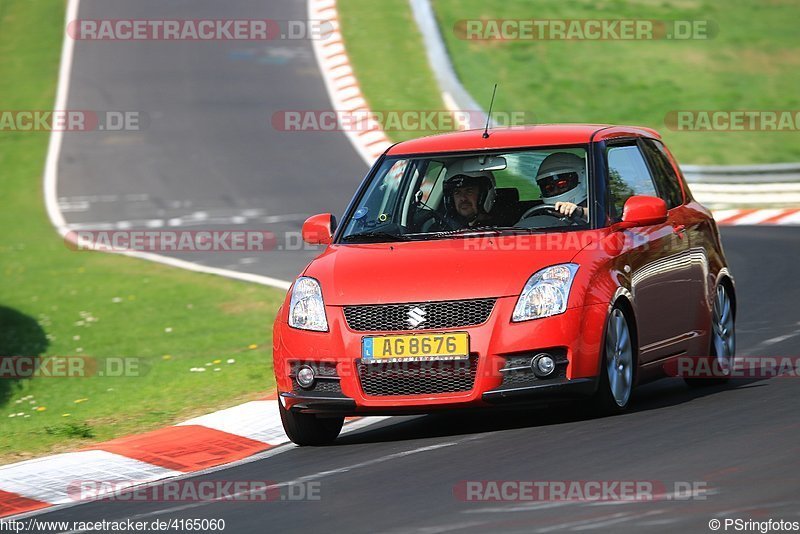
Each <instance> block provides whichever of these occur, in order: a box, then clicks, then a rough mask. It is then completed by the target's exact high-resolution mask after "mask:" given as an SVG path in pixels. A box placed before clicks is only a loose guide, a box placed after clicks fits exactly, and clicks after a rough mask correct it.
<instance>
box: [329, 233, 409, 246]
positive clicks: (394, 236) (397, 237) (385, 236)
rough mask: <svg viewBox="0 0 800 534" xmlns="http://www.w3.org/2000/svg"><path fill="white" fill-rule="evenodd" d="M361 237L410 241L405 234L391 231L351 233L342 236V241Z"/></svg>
mask: <svg viewBox="0 0 800 534" xmlns="http://www.w3.org/2000/svg"><path fill="white" fill-rule="evenodd" d="M360 239H367V240H373V239H374V240H378V241H408V240H409V238H407V237H406V236H404V235H399V234H390V233H389V232H362V233H360V234H350V235H346V236H344V237H343V238H342V242H345V243H351V242H353V241H358V240H360Z"/></svg>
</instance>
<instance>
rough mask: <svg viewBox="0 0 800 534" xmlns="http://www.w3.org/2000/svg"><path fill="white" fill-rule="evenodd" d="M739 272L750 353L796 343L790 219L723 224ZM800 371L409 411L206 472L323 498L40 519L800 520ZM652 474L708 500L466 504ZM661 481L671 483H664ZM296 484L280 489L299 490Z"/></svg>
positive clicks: (89, 510) (428, 527)
mask: <svg viewBox="0 0 800 534" xmlns="http://www.w3.org/2000/svg"><path fill="white" fill-rule="evenodd" d="M723 243H724V246H725V248H726V251H727V255H728V257H729V260H730V263H731V267H732V270H733V273H734V275H735V276H736V281H737V291H738V298H739V316H738V320H737V329H738V332H739V336H738V344H739V349H738V351H737V352H738V354H739V355H740V356H741V355H748V356H765V355H773V356H779V355H790V356H791V355H797V354H798V350H797V341H798V337H799V336H798V321H800V314H798V312H797V306H796V303H797V302H798V299H800V287H798V285H797V284H794V283H792V280H796V279H797V277H798V276H800V267H798V265H797V262H796V251H797V250H798V246H800V233H799V232H797V231H796V230H795V229H792V228H774V227H771V228H770V227H754V228H726V229H724V231H723ZM798 388H800V378H797V377H781V378H772V379H737V380H733V381H731V382H730V383H729V384H728V385H726V386H716V387H710V388H705V389H695V390H690V389H688V388H687V387H686V386H685V385H684V383H683V381H682V380H681V379H675V378H672V379H664V380H661V381H659V382H655V383H652V384H649V385H646V386H644V387H642V388H640V389H639V390H637V391H636V393H635V399H634V404H633V406H632V410H631V411H630V412H629V413H627V414H625V415H622V416H617V417H609V418H601V419H593V418H587V417H585V416H584V415H583V414H582V412H581V411H580V410H576V409H573V408H570V407H566V406H552V407H550V408H544V409H540V410H529V411H524V412H520V411H504V412H498V411H493V412H464V413H453V414H437V415H430V416H421V417H397V418H390V419H387V420H384V421H381V422H379V423H377V424H375V425H373V426H370V427H368V428H365V429H363V430H359V431H354V432H352V433H349V434H346V435H343V436H341V437H340V438H339V440H337V442H336V444H335V445H333V446H330V447H325V448H317V447H307V448H296V447H291V446H288V447H285V448H284V450H283V452H281V453H280V454H275V451H272V452H271V453H270V456H269V457H266V458H263V459H258V460H255V461H253V462H251V463H247V464H245V465H240V466H234V467H231V468H227V469H223V470H221V471H217V472H214V473H210V474H204V475H199V476H196V477H192V478H190V479H189V480H191V481H193V482H198V481H209V480H219V481H275V482H277V483H287V482H292V481H294V482H296V483H301V482H318V483H319V486H318V487H319V496H320V499H319V500H310V501H287V500H284V501H276V502H237V503H232V502H217V503H209V502H205V503H204V502H183V503H175V502H171V503H167V502H128V501H122V500H120V501H115V502H108V501H98V502H89V503H86V504H81V505H79V506H74V507H71V508H65V509H61V510H55V511H53V512H50V513H47V514H43V515H41V516H39V519H42V520H69V521H99V520H102V519H107V520H121V519H126V518H134V519H136V520H148V521H151V520H153V519H176V518H187V519H189V518H207V519H224V520H225V521H226V532H237V533H238V532H262V531H264V530H265V529H266V530H267V531H275V532H279V531H292V532H294V531H301V530H303V531H310V530H319V531H325V532H495V531H508V532H560V531H569V532H578V531H585V530H588V531H595V532H640V531H642V530H645V529H646V530H647V531H648V532H665V533H666V532H670V533H671V532H676V531H683V532H708V527H707V524H708V521H709V520H711V519H712V518H720V519H724V518H725V517H728V518H741V519H750V518H752V519H756V520H767V519H769V518H772V519H776V520H779V519H785V520H794V521H800V513H799V512H798V505H799V504H800V497H798V489H800V482H799V481H798V477H797V472H798V467H800V465H799V463H800V462H798V458H800V456H799V455H798V453H800V416H798V411H797V399H798ZM481 480H511V481H518V480H528V481H569V480H577V481H588V480H594V481H615V480H616V481H653V482H655V483H656V484H662V485H663V487H664V488H666V489H667V490H671V489H672V488H673V483H674V482H676V481H678V482H688V483H701V484H704V485H705V486H701V487H705V488H706V489H707V490H708V491H707V492H706V493H703V494H702V496H703V497H705V498H704V499H697V500H667V499H664V500H656V501H649V502H648V501H641V502H628V503H622V502H608V503H578V502H464V501H462V500H459V499H458V498H457V497H456V494H455V493H454V489H455V488H456V487H457V486H458V485H459V484H460V483H463V481H481ZM656 487H661V486H656ZM287 492H288V490H285V489H284V493H283V494H284V495H288V493H287Z"/></svg>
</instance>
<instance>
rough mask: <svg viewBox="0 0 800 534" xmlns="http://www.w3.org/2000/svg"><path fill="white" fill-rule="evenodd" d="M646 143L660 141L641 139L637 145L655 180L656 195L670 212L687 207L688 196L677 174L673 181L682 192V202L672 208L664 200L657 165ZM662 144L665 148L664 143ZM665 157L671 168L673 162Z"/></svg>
mask: <svg viewBox="0 0 800 534" xmlns="http://www.w3.org/2000/svg"><path fill="white" fill-rule="evenodd" d="M646 141H650V142H655V141H658V139H652V138H650V137H639V138H638V139H637V140H636V144H637V145H639V151H640V152H641V153H642V157H643V158H644V161H645V164H646V165H647V168H648V170H649V171H650V179H651V180H653V185H654V186H655V190H656V193H657V194H658V197H659V198H660V199H661V200H663V201H664V202H667V210H668V211H669V210H673V209H675V208H680V207H681V206H684V205H686V195H685V194H684V193H683V186H682V185H681V183H680V178H679V177H678V175H677V174H675V175H674V177H673V179H674V180H675V184H676V185H677V186H678V191H680V193H681V202H680V204H678V205H677V206H672V207H670V206H669V203H668V200H667V199H666V198H664V197H665V196H667V195H666V194H665V192H663V191H661V188H660V187H659V184H658V180H656V172H655V165H656V164H655V162H653V161H652V160H651V156H650V154H649V151H648V150H647V145H646ZM661 144H662V146H663V144H664V143H661ZM655 150H658V148H655ZM664 157H665V159H666V161H667V163H668V164H669V166H670V168H671V167H672V162H671V161H670V160H669V158H667V157H666V155H664ZM674 170H675V169H673V171H674Z"/></svg>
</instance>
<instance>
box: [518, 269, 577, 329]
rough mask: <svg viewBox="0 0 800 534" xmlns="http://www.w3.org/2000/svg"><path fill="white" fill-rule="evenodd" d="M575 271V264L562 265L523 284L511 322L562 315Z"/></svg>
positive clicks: (541, 271)
mask: <svg viewBox="0 0 800 534" xmlns="http://www.w3.org/2000/svg"><path fill="white" fill-rule="evenodd" d="M577 270H578V265H577V264H575V263H563V264H561V265H553V266H551V267H545V268H544V269H542V270H540V271H538V272H536V274H534V275H533V276H531V277H530V278H529V279H528V283H526V284H525V288H524V289H523V290H522V294H520V296H519V299H518V300H517V305H516V306H515V307H514V315H512V316H511V320H512V321H514V322H519V321H529V320H531V319H540V318H542V317H549V316H551V315H558V314H559V313H564V311H565V310H566V309H567V300H568V299H569V290H570V288H571V287H572V280H573V279H574V278H575V273H576V272H577Z"/></svg>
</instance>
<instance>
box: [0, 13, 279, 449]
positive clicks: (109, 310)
mask: <svg viewBox="0 0 800 534" xmlns="http://www.w3.org/2000/svg"><path fill="white" fill-rule="evenodd" d="M63 16H64V3H63V2H61V1H55V0H47V1H45V0H37V1H35V2H31V1H28V0H3V1H2V2H0V101H2V103H3V105H2V108H3V109H21V110H24V109H48V108H51V107H52V103H53V99H54V94H55V84H56V77H57V70H58V61H59V55H60V48H61V46H60V45H61V28H62V24H63ZM72 135H80V134H72ZM47 143H48V135H47V134H46V133H23V132H8V131H5V132H0V169H2V172H0V184H2V185H1V186H0V187H2V193H3V197H4V198H3V200H4V202H3V209H2V210H0V225H1V226H2V228H4V230H5V231H4V232H2V233H1V234H0V273H2V276H3V281H2V289H1V290H0V356H13V355H23V356H38V355H42V356H85V357H87V358H91V359H98V361H100V360H102V361H105V360H106V359H108V358H128V359H129V360H127V361H134V360H133V359H135V361H137V362H138V364H139V368H140V370H141V372H140V373H139V374H141V376H119V377H109V376H103V377H101V376H93V377H89V378H56V377H40V378H32V379H24V380H19V381H12V380H8V379H0V463H8V462H11V461H16V460H22V459H26V458H30V457H33V456H38V455H42V454H45V453H49V452H54V451H63V450H72V449H75V448H78V447H80V446H84V445H88V444H90V443H92V442H94V441H101V440H107V439H110V438H114V437H117V436H120V435H125V434H130V433H137V432H143V431H147V430H151V429H153V428H158V427H161V426H164V425H167V424H170V423H174V422H178V421H181V420H184V419H186V418H189V417H192V416H196V415H200V414H203V413H208V412H211V411H214V410H217V409H221V408H224V407H228V406H232V405H235V404H238V403H240V402H244V401H246V400H251V399H254V398H257V397H259V395H260V394H262V393H263V392H266V391H269V390H270V389H271V388H272V387H273V386H274V378H273V374H272V363H271V357H270V355H271V344H272V335H271V323H272V320H273V319H274V316H275V313H276V310H277V308H278V306H279V303H280V301H281V300H282V298H283V294H284V293H283V292H282V291H279V290H276V289H271V288H264V287H262V286H257V285H252V284H246V283H242V282H237V281H232V280H227V279H224V278H219V277H215V276H210V275H203V274H197V273H190V272H187V271H182V270H179V269H173V268H170V267H166V266H162V265H158V264H154V263H150V262H146V261H142V260H137V259H131V258H125V257H122V256H116V255H110V254H103V253H94V252H74V251H71V250H69V249H68V248H67V247H66V246H65V244H64V243H63V242H62V241H61V239H60V238H59V237H58V235H57V234H56V232H55V231H54V230H53V228H52V227H51V226H50V223H49V222H48V220H47V217H46V214H45V211H44V205H43V196H42V186H41V182H42V180H41V177H42V173H43V166H44V160H45V154H46V149H47ZM229 359H232V360H234V361H235V363H227V361H228V360H229ZM215 361H218V363H215ZM206 364H211V365H210V366H206ZM193 367H203V368H205V369H206V371H205V372H190V369H191V368H193ZM215 368H219V369H220V370H219V371H214V370H213V369H215ZM17 413H21V414H23V415H22V416H14V417H9V415H11V414H17ZM26 416H27V417H26Z"/></svg>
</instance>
